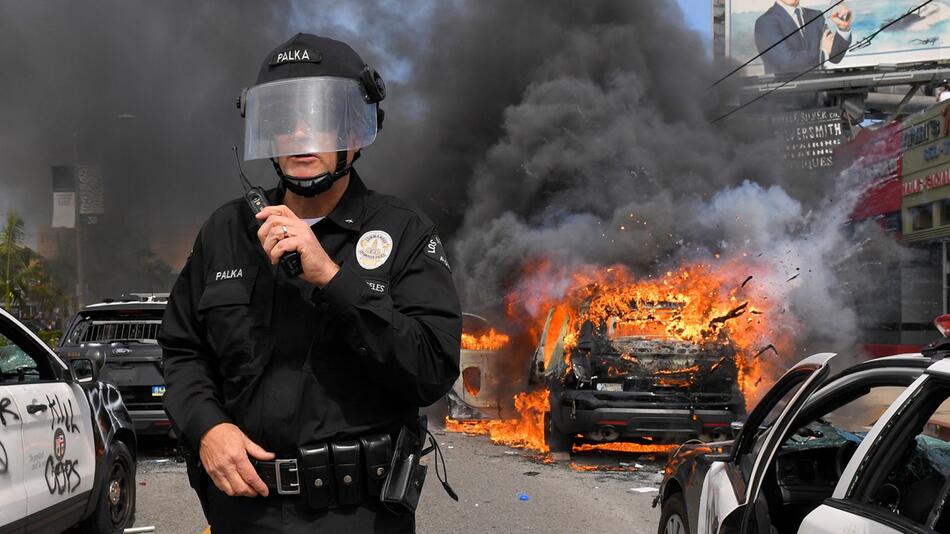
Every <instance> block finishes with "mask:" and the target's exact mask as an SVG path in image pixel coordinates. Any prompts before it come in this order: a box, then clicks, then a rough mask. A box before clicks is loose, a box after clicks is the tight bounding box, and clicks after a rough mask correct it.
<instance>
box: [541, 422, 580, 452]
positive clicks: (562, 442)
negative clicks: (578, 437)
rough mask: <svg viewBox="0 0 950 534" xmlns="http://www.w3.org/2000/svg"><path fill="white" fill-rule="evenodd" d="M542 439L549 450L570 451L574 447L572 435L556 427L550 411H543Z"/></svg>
mask: <svg viewBox="0 0 950 534" xmlns="http://www.w3.org/2000/svg"><path fill="white" fill-rule="evenodd" d="M544 441H545V443H547V444H548V448H549V449H551V452H571V449H573V448H574V436H573V435H572V434H565V433H563V432H561V431H560V430H558V429H557V426H556V425H555V424H554V418H553V417H551V412H544Z"/></svg>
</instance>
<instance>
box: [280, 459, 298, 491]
mask: <svg viewBox="0 0 950 534" xmlns="http://www.w3.org/2000/svg"><path fill="white" fill-rule="evenodd" d="M285 465H287V466H289V469H288V470H287V472H288V473H293V474H294V478H295V479H296V480H297V481H296V482H291V483H289V484H288V486H289V488H290V489H286V490H285V489H284V482H283V480H282V478H283V477H281V474H280V473H281V471H282V470H283V469H282V468H283V466H285ZM274 468H275V470H276V471H277V493H278V495H300V472H299V471H298V470H297V460H296V459H294V460H274Z"/></svg>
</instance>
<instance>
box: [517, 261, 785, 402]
mask: <svg viewBox="0 0 950 534" xmlns="http://www.w3.org/2000/svg"><path fill="white" fill-rule="evenodd" d="M769 275H770V273H769V269H768V268H767V267H766V266H765V265H764V264H756V263H755V262H754V261H752V260H751V259H750V258H748V257H747V256H741V257H739V258H737V259H734V260H729V261H727V260H720V261H717V262H716V263H715V264H710V263H693V264H689V265H684V266H683V267H680V268H679V269H676V270H671V271H668V272H666V273H664V274H662V275H660V276H658V277H650V278H638V277H636V276H634V275H633V274H632V273H630V272H629V271H628V270H627V269H626V268H625V267H622V266H614V267H610V268H606V269H604V268H597V267H593V266H588V267H584V268H581V269H578V270H576V271H573V272H567V271H563V270H559V269H557V268H556V267H554V265H553V264H552V263H550V262H547V261H541V262H535V263H532V264H528V265H526V266H525V268H524V271H523V275H522V282H521V284H520V286H519V288H518V289H517V290H516V291H513V292H512V293H511V294H509V295H508V296H507V300H506V303H507V310H508V314H509V317H511V318H512V320H513V321H516V318H523V317H531V323H532V324H530V325H528V326H527V328H528V329H529V331H531V332H532V333H533V332H536V333H537V334H536V337H535V338H536V339H539V338H540V335H541V331H542V329H543V325H544V323H545V321H546V320H547V317H548V315H547V314H548V311H549V310H553V314H552V316H551V319H550V321H549V324H550V327H549V329H548V332H547V338H546V339H545V340H543V341H544V349H545V367H547V366H549V365H550V363H551V361H550V360H551V357H552V355H553V354H552V352H553V351H554V345H555V342H556V338H557V337H558V336H559V328H558V326H557V325H560V324H563V323H564V318H565V317H566V319H567V325H568V326H567V335H565V336H564V338H563V346H564V356H565V358H566V356H567V353H568V351H569V350H570V349H571V348H573V347H574V346H575V345H576V344H577V342H578V336H579V335H580V330H581V326H582V325H583V324H584V322H585V321H587V320H590V321H592V322H593V323H594V324H595V325H597V324H605V325H607V328H608V335H610V336H612V337H622V336H637V337H643V338H653V339H663V340H674V341H682V342H688V343H693V344H697V345H702V346H708V347H710V348H714V347H715V346H717V345H720V346H725V345H731V346H732V347H734V348H735V349H736V351H737V355H736V364H737V367H738V368H739V372H738V375H739V376H738V379H739V383H740V389H741V390H742V392H743V394H744V395H745V397H746V403H747V405H752V404H754V402H755V401H756V400H757V399H758V395H759V393H758V392H760V391H765V390H767V387H768V386H770V385H771V383H772V381H773V380H774V379H775V378H776V377H777V376H779V374H780V373H781V372H782V370H783V366H782V362H777V361H776V362H774V363H766V358H767V357H769V356H766V357H761V355H762V349H763V347H766V346H768V345H772V346H774V347H776V348H777V351H778V352H780V353H790V352H791V346H792V345H793V343H792V339H793V336H792V334H791V333H792V332H794V330H795V324H796V323H795V321H794V319H792V318H791V317H790V316H789V315H788V314H785V310H784V309H781V308H779V309H776V308H777V302H775V299H772V300H770V299H769V294H768V292H767V289H768V288H767V287H766V284H761V283H751V284H750V283H748V282H749V278H748V277H749V276H751V277H752V278H753V279H769ZM549 288H561V289H562V291H561V293H560V294H552V291H551V290H550V289H549ZM782 314H785V315H782ZM780 315H781V316H782V317H781V320H779V316H780ZM770 356H771V355H770ZM772 360H773V361H774V358H772ZM668 372H669V373H671V374H674V373H675V374H680V373H682V374H688V373H690V372H691V369H690V368H685V369H679V370H676V371H668ZM692 372H695V369H694V370H692Z"/></svg>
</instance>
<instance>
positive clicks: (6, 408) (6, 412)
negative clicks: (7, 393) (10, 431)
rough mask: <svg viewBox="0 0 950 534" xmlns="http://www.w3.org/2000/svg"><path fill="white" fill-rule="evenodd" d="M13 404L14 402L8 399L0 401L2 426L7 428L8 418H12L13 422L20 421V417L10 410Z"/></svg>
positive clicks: (0, 423)
mask: <svg viewBox="0 0 950 534" xmlns="http://www.w3.org/2000/svg"><path fill="white" fill-rule="evenodd" d="M12 403H13V401H11V400H10V399H9V398H7V397H4V398H2V399H0V425H3V426H7V417H10V418H11V419H10V420H11V421H19V420H20V416H19V415H17V413H16V412H14V411H13V410H11V409H10V404H12Z"/></svg>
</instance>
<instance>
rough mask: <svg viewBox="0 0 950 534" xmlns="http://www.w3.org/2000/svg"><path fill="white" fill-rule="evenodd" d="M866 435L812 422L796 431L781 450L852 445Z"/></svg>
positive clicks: (820, 422)
mask: <svg viewBox="0 0 950 534" xmlns="http://www.w3.org/2000/svg"><path fill="white" fill-rule="evenodd" d="M866 434H867V433H866V432H861V433H852V432H848V431H846V430H842V429H840V428H837V427H835V426H834V425H832V424H831V423H829V422H827V421H824V420H818V421H812V422H811V423H809V424H808V425H806V426H804V427H802V428H800V429H798V430H797V431H796V432H795V433H794V434H793V435H792V436H791V437H790V438H788V440H786V441H785V445H784V447H783V448H787V449H801V448H824V447H840V446H842V445H844V444H845V443H846V442H849V441H850V442H852V443H861V441H862V440H863V439H864V436H865V435H866Z"/></svg>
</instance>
